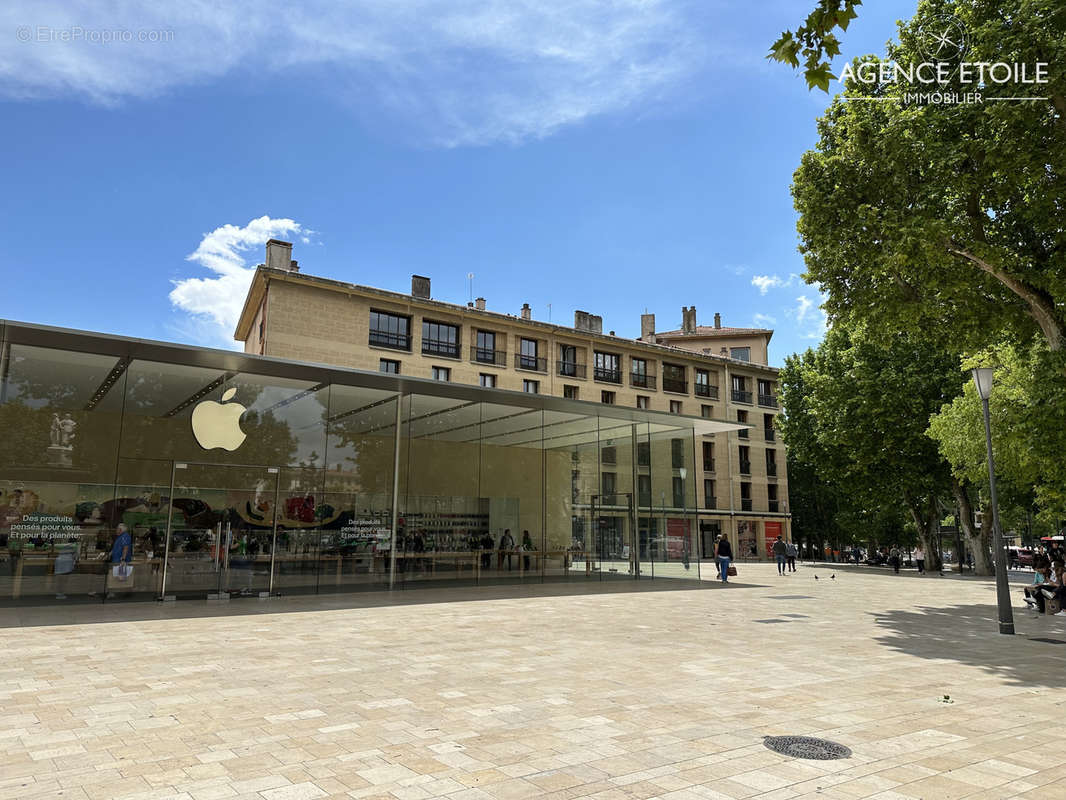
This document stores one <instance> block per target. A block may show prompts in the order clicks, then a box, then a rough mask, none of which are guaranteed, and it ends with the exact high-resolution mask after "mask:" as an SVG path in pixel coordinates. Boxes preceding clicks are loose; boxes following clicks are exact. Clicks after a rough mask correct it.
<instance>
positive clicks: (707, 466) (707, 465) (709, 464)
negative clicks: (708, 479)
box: [703, 458, 714, 472]
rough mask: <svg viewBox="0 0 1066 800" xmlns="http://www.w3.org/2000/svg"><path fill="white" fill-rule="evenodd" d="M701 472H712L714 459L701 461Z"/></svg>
mask: <svg viewBox="0 0 1066 800" xmlns="http://www.w3.org/2000/svg"><path fill="white" fill-rule="evenodd" d="M703 471H704V472H714V459H713V458H705V459H703Z"/></svg>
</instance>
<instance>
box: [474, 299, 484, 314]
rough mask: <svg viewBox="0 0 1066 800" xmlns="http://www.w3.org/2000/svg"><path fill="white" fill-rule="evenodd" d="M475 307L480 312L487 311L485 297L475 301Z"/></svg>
mask: <svg viewBox="0 0 1066 800" xmlns="http://www.w3.org/2000/svg"><path fill="white" fill-rule="evenodd" d="M474 306H475V308H477V310H478V311H484V310H485V298H484V297H479V298H478V299H477V300H475V301H474Z"/></svg>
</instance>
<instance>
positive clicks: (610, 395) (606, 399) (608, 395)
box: [600, 391, 614, 406]
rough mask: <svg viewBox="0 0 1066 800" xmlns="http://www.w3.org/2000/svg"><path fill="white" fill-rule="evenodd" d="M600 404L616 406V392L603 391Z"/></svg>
mask: <svg viewBox="0 0 1066 800" xmlns="http://www.w3.org/2000/svg"><path fill="white" fill-rule="evenodd" d="M600 402H601V403H606V404H607V405H609V406H613V405H614V392H607V391H603V392H600Z"/></svg>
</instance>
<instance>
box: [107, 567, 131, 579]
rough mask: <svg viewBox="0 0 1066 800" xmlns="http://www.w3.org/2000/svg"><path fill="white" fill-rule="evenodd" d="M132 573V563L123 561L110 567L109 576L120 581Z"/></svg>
mask: <svg viewBox="0 0 1066 800" xmlns="http://www.w3.org/2000/svg"><path fill="white" fill-rule="evenodd" d="M131 575H133V565H132V564H127V563H125V562H123V563H121V564H116V565H115V566H113V567H112V568H111V576H112V577H113V578H117V579H118V580H120V581H124V580H128V579H129V578H130V576H131Z"/></svg>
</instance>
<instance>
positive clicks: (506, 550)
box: [496, 528, 514, 572]
mask: <svg viewBox="0 0 1066 800" xmlns="http://www.w3.org/2000/svg"><path fill="white" fill-rule="evenodd" d="M497 552H498V553H499V561H498V562H497V564H496V569H503V560H504V558H505V557H506V558H507V571H508V572H510V571H511V556H512V555H513V554H514V537H513V536H512V535H511V529H510V528H507V529H506V530H504V532H503V536H501V537H500V547H499V550H498V551H497Z"/></svg>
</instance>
